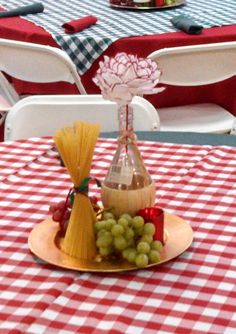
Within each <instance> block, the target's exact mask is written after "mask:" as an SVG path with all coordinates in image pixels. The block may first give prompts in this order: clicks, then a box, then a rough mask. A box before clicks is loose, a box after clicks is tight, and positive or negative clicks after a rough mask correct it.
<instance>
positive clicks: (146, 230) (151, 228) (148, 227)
mask: <svg viewBox="0 0 236 334" xmlns="http://www.w3.org/2000/svg"><path fill="white" fill-rule="evenodd" d="M154 233H155V225H154V224H152V223H146V224H144V227H143V234H151V235H154Z"/></svg>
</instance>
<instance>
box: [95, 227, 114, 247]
mask: <svg viewBox="0 0 236 334" xmlns="http://www.w3.org/2000/svg"><path fill="white" fill-rule="evenodd" d="M112 241H113V237H112V235H111V233H110V232H107V231H106V232H105V233H103V234H102V235H101V236H100V237H99V238H98V239H97V241H96V245H97V247H99V248H100V247H108V246H110V245H111V244H112Z"/></svg>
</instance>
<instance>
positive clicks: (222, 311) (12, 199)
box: [0, 139, 236, 334]
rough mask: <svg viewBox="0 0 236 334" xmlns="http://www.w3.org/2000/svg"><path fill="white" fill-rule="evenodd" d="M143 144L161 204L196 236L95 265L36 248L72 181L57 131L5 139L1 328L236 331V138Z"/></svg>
mask: <svg viewBox="0 0 236 334" xmlns="http://www.w3.org/2000/svg"><path fill="white" fill-rule="evenodd" d="M139 146H140V151H141V152H142V156H143V159H144V161H145V164H146V166H147V169H148V170H149V172H150V174H151V175H152V177H153V179H154V180H155V182H156V188H157V193H156V199H157V203H158V205H159V206H162V207H163V208H165V210H166V211H168V212H171V213H174V214H176V215H179V216H181V217H183V218H184V219H185V220H186V221H187V222H188V223H189V224H191V226H192V228H193V230H194V241H193V243H192V245H191V247H190V248H189V249H188V250H187V251H186V252H185V253H183V254H182V255H180V256H179V257H178V258H176V259H174V260H172V261H170V262H167V263H165V264H163V265H161V266H156V267H152V268H149V269H145V270H138V271H131V272H124V273H106V274H101V273H97V274H96V273H81V272H76V271H70V270H64V269H60V268H56V267H54V266H52V265H49V264H47V263H44V262H43V261H41V260H39V259H38V258H36V257H35V256H33V255H32V254H31V252H30V251H29V249H28V245H27V238H28V235H29V233H30V231H31V230H32V228H33V227H34V226H35V225H36V224H38V223H40V222H41V221H42V220H43V219H45V218H46V217H47V215H48V212H47V210H48V204H49V202H51V201H59V200H61V199H63V198H64V196H65V194H67V191H68V189H69V187H70V185H71V184H70V180H69V176H68V175H67V173H66V172H65V170H64V169H63V167H61V166H60V164H59V161H58V158H57V154H56V152H55V150H53V149H52V148H53V143H52V141H51V139H31V140H27V141H19V142H14V143H13V142H5V143H1V144H0V320H1V321H0V333H4V334H5V333H12V334H21V333H22V334H25V333H27V334H43V333H44V334H54V333H58V334H71V333H80V334H83V333H89V334H104V333H111V334H124V333H125V334H154V333H155V334H156V333H157V334H162V333H163V334H164V333H169V334H171V333H179V334H185V333H194V334H200V333H212V334H222V333H224V334H234V333H236V306H235V305H236V256H235V250H236V148H232V147H227V146H221V147H212V146H191V145H180V144H167V143H154V142H140V143H139ZM115 147H116V142H115V141H114V140H111V139H109V140H108V139H107V140H105V139H99V141H98V144H97V147H96V151H95V155H94V160H93V167H92V171H91V175H92V176H96V177H98V178H100V179H101V180H102V179H103V177H104V176H105V173H106V167H108V165H109V163H110V161H111V158H112V154H113V152H114V149H115ZM96 192H97V189H96V188H95V187H94V189H93V188H92V187H91V193H94V194H95V193H96Z"/></svg>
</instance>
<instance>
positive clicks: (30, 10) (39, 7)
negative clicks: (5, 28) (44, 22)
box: [0, 2, 44, 18]
mask: <svg viewBox="0 0 236 334" xmlns="http://www.w3.org/2000/svg"><path fill="white" fill-rule="evenodd" d="M43 11H44V7H43V4H42V3H41V2H37V3H34V4H32V5H28V6H21V7H18V8H15V9H12V10H8V11H4V12H0V18H2V17H11V16H20V15H21V16H24V15H27V14H37V13H42V12H43Z"/></svg>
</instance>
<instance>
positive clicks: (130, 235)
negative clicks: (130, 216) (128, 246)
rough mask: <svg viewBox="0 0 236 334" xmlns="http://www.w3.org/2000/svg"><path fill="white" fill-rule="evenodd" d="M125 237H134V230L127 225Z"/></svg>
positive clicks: (128, 238) (127, 238)
mask: <svg viewBox="0 0 236 334" xmlns="http://www.w3.org/2000/svg"><path fill="white" fill-rule="evenodd" d="M124 236H125V239H126V240H128V241H129V240H130V239H133V238H134V231H133V230H132V228H130V227H128V228H127V229H126V230H125V234H124Z"/></svg>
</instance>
